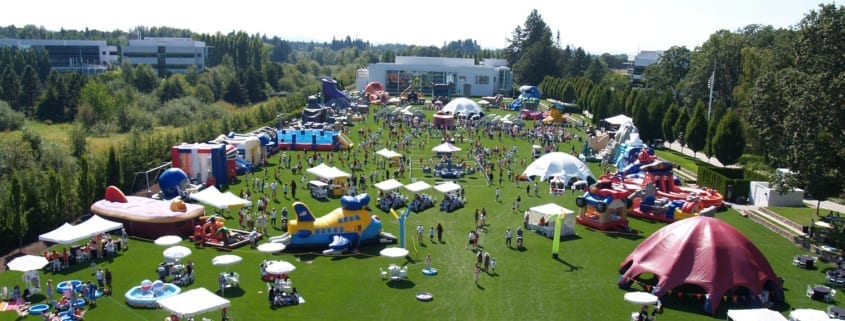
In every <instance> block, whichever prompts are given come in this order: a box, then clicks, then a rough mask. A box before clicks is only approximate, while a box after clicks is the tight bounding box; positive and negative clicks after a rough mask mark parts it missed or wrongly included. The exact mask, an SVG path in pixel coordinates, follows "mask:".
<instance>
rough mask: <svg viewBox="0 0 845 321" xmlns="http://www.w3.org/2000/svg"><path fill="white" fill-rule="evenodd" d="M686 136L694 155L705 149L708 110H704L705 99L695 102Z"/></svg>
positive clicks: (685, 132)
mask: <svg viewBox="0 0 845 321" xmlns="http://www.w3.org/2000/svg"><path fill="white" fill-rule="evenodd" d="M684 138H685V139H686V141H687V145H689V148H690V149H692V151H693V156H695V153H698V152H700V151H701V150H702V149H704V145H705V144H706V143H707V111H705V110H704V102H703V101H700V100H699V101H698V103H696V104H695V109H693V112H692V117H691V118H690V120H689V122H688V123H687V126H686V130H685V131H684Z"/></svg>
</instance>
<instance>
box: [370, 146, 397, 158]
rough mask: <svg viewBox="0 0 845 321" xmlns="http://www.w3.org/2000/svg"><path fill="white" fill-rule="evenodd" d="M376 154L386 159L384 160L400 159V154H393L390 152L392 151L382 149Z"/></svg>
mask: <svg viewBox="0 0 845 321" xmlns="http://www.w3.org/2000/svg"><path fill="white" fill-rule="evenodd" d="M376 154H378V155H381V156H384V157H386V158H396V157H402V154H399V153H397V152H394V151H392V150H389V149H387V148H382V149H380V150H378V151H377V152H376Z"/></svg>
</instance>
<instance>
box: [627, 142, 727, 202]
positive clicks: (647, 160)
mask: <svg viewBox="0 0 845 321" xmlns="http://www.w3.org/2000/svg"><path fill="white" fill-rule="evenodd" d="M636 159H637V161H636V162H634V163H632V164H629V165H627V166H625V167H624V168H623V169H622V170H621V171H620V172H619V173H617V174H616V175H617V177H619V178H620V179H621V181H622V183H623V184H622V185H623V186H624V187H625V188H626V189H629V190H630V191H631V192H635V191H639V190H642V189H644V188H645V187H646V185H647V184H649V183H652V184H653V185H654V187H656V189H655V191H654V194H653V195H644V197H643V201H641V203H645V204H646V205H649V204H650V203H651V200H650V199H649V200H646V199H645V196H653V197H654V200H656V201H660V199H666V200H668V201H670V202H674V201H684V202H685V204H684V205H682V206H681V209H682V210H683V212H684V213H698V212H700V211H702V210H705V209H707V213H710V212H711V211H714V210H715V209H718V208H720V207H722V206H724V198H723V197H722V194H721V193H719V191H717V190H714V189H711V188H707V187H701V186H680V184H679V183H680V182H679V180H678V179H677V178H676V177H675V175H674V173H673V168H674V166H673V164H672V163H670V162H666V161H660V160H658V159H657V158H656V157H655V156H654V155H653V151H652V150H650V149H646V148H643V149H640V150H639V154H638V156H637V157H636ZM661 202H662V201H661ZM652 204H653V203H652ZM711 207H712V208H711Z"/></svg>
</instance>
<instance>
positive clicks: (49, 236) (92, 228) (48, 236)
mask: <svg viewBox="0 0 845 321" xmlns="http://www.w3.org/2000/svg"><path fill="white" fill-rule="evenodd" d="M121 228H123V223H120V222H115V221H109V220H107V219H104V218H102V217H100V216H99V215H94V216H91V218H89V219H88V220H86V221H85V222H82V223H80V224H77V225H71V224H68V223H65V224H63V225H62V226H59V227H58V228H57V229H55V230H52V231H50V232H47V233H44V234H41V235H39V236H38V239H39V240H41V241H45V242H51V243H59V244H71V243H75V242H78V241H81V240H84V239H88V238H91V237H92V236H94V235H97V234H100V233H106V232H111V231H114V230H117V229H121Z"/></svg>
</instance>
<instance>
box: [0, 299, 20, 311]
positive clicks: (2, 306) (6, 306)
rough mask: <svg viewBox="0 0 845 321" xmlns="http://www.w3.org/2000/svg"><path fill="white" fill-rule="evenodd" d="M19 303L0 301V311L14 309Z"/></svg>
mask: <svg viewBox="0 0 845 321" xmlns="http://www.w3.org/2000/svg"><path fill="white" fill-rule="evenodd" d="M19 306H20V305H19V304H17V303H16V302H6V301H3V302H0V311H16V310H17V309H18V307H19Z"/></svg>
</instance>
